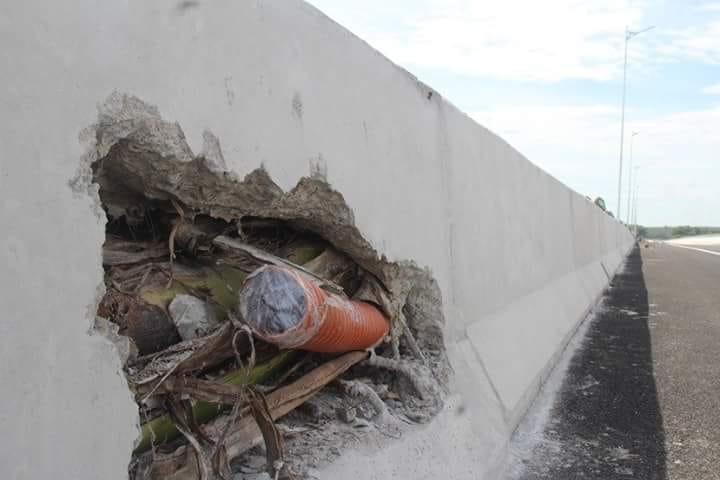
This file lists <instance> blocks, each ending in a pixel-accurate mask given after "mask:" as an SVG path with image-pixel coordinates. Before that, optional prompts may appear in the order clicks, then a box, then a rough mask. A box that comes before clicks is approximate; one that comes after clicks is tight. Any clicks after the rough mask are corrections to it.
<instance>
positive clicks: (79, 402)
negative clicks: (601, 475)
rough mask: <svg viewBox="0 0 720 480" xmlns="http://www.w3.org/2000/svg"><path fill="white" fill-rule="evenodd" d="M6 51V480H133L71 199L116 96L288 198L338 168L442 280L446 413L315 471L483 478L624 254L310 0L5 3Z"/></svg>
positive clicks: (388, 231) (89, 260)
mask: <svg viewBox="0 0 720 480" xmlns="http://www.w3.org/2000/svg"><path fill="white" fill-rule="evenodd" d="M183 5H185V7H183ZM0 45H2V50H1V52H2V54H1V55H0V62H2V63H1V64H0V86H2V88H0V225H2V232H3V233H2V235H0V305H2V319H1V321H0V338H2V341H3V344H2V348H0V385H2V391H3V394H2V395H0V432H2V441H1V445H2V448H0V477H2V478H8V479H40V478H43V479H44V478H73V479H78V480H82V479H93V480H94V479H98V478H102V479H107V480H111V479H121V478H125V476H126V474H125V467H126V463H127V461H128V458H129V454H130V450H131V447H132V442H133V439H134V437H135V434H136V426H135V422H136V421H137V419H136V416H137V412H136V409H135V407H134V405H133V403H132V401H131V398H130V395H129V393H128V392H127V390H126V387H125V385H124V380H123V379H122V377H121V375H120V373H119V365H118V362H117V360H116V359H115V358H114V352H113V351H112V348H111V346H110V345H108V344H106V343H104V341H102V340H101V339H98V338H94V337H90V336H88V335H87V331H88V329H89V327H90V324H91V319H92V317H93V312H94V309H95V302H96V301H97V299H98V293H99V292H98V288H99V285H101V279H102V271H101V268H100V247H101V242H102V239H103V222H104V218H103V215H102V212H100V211H98V207H97V204H96V203H95V202H94V200H93V199H92V198H91V197H90V196H89V195H87V193H83V192H78V191H73V190H71V188H70V187H69V185H68V181H69V180H70V179H71V178H72V177H73V176H74V174H75V171H76V169H77V167H78V164H79V161H80V158H81V157H82V155H83V153H84V147H83V145H82V144H81V142H80V141H79V139H78V137H79V134H80V131H81V130H82V129H83V128H85V127H86V126H88V125H90V124H91V123H92V122H93V121H94V120H95V118H96V105H97V104H98V103H100V102H102V101H103V100H104V99H105V98H106V97H107V96H108V95H109V94H110V92H111V91H113V90H114V89H117V90H119V91H122V92H128V93H132V94H134V95H137V96H138V97H140V98H142V99H143V100H145V101H147V102H149V103H152V104H155V105H156V106H157V107H158V108H159V109H160V111H161V113H162V114H163V116H164V117H165V118H166V119H171V120H175V121H177V122H179V123H180V125H181V126H182V127H183V129H184V131H185V133H186V135H187V137H188V139H189V142H190V144H191V146H192V147H193V149H194V150H195V151H196V152H199V151H200V149H201V145H202V131H203V130H204V129H209V130H211V131H212V132H213V133H215V134H216V135H217V136H218V137H219V138H220V141H221V144H222V147H223V150H224V153H225V157H226V160H227V161H228V165H229V167H230V168H231V169H233V170H235V171H237V172H238V173H240V174H243V173H246V172H249V171H250V170H252V169H254V168H255V167H257V166H258V165H260V164H264V165H265V166H266V167H267V168H268V170H269V172H270V174H271V175H272V177H273V178H274V179H275V180H276V181H277V182H278V183H279V184H280V185H281V186H282V187H283V188H290V187H291V186H293V185H294V184H295V183H296V181H297V180H298V179H299V178H300V177H301V176H303V175H307V174H308V173H309V171H310V168H311V166H313V165H320V166H322V167H323V168H326V169H327V175H328V179H329V181H330V182H331V183H332V184H333V186H334V187H335V188H336V189H337V190H339V191H341V192H342V193H343V195H344V196H345V198H346V200H347V202H348V203H349V205H350V206H351V207H352V208H353V209H354V212H355V217H356V221H357V224H358V226H359V228H360V230H361V231H362V232H364V234H365V235H366V236H367V238H368V239H369V240H370V241H371V243H372V244H373V245H374V246H375V247H376V248H378V250H380V251H381V252H383V253H385V254H386V255H387V256H388V257H389V258H391V259H413V260H415V261H416V262H417V263H418V264H419V265H423V266H427V267H429V268H430V269H431V270H432V272H433V274H434V275H435V277H436V279H437V280H438V282H439V284H440V286H441V288H442V292H443V296H444V301H445V312H446V317H447V318H448V326H447V340H448V348H449V351H450V355H451V361H452V364H453V367H454V369H455V372H456V381H455V383H454V384H453V395H452V397H451V399H450V401H449V402H448V406H447V408H446V410H445V412H444V413H442V414H441V415H440V416H439V417H438V418H437V419H436V420H435V421H434V422H433V423H431V424H430V425H429V426H426V427H423V428H420V429H418V431H416V432H414V433H412V434H410V435H408V436H407V437H406V438H405V439H403V440H402V441H398V442H391V443H390V444H389V445H384V446H382V447H381V446H379V445H372V444H370V445H368V446H367V447H365V448H362V449H360V450H357V451H355V452H353V453H352V454H348V455H345V456H344V457H343V458H341V459H340V460H339V461H338V462H336V463H335V464H334V465H332V466H331V467H330V468H328V469H327V470H325V471H323V472H319V473H318V475H319V476H320V477H322V478H346V476H347V478H350V477H349V474H350V473H353V472H354V473H355V474H356V476H357V478H378V479H380V478H383V479H385V478H467V479H473V480H475V479H478V478H492V476H493V472H494V468H495V467H497V466H498V464H499V463H500V462H502V459H503V452H504V449H505V445H506V442H507V440H508V438H509V435H510V433H511V431H512V429H513V428H514V425H515V423H516V422H517V420H518V419H519V418H520V417H521V415H522V414H523V412H524V410H525V408H526V407H527V405H528V402H529V401H530V400H531V399H532V398H533V396H534V393H535V391H536V390H537V388H538V385H539V382H540V381H541V380H542V378H543V376H544V375H545V374H546V373H547V369H548V367H549V365H551V364H552V361H553V359H554V357H555V355H556V354H557V352H558V350H559V349H560V348H561V346H562V344H563V342H564V341H565V340H566V339H567V338H568V335H569V334H570V332H571V331H572V330H573V328H574V327H575V326H576V325H577V323H578V321H579V320H580V319H581V318H582V317H583V315H584V313H585V312H586V311H587V309H588V307H589V306H590V305H591V304H592V303H593V302H594V301H595V299H596V298H597V296H598V295H599V294H600V293H601V291H602V289H603V287H604V286H605V285H606V283H607V277H606V276H605V273H603V266H601V263H600V262H604V268H605V269H606V270H608V271H609V272H612V271H613V270H614V269H615V268H616V267H617V266H618V264H619V263H620V261H621V258H622V256H623V254H624V253H625V251H626V250H627V248H628V247H629V245H630V244H631V238H630V235H629V234H628V232H627V230H626V229H625V228H623V227H622V226H620V225H619V224H617V223H616V222H614V221H613V220H612V219H610V218H609V217H607V216H606V215H605V214H603V213H602V212H600V211H599V210H598V209H597V208H596V207H594V206H593V205H592V204H590V203H589V202H587V201H586V200H585V199H584V198H582V197H581V196H579V195H577V194H575V193H574V192H572V191H570V190H569V189H567V188H566V187H565V186H563V185H562V184H560V183H559V182H557V181H556V180H555V179H553V178H552V177H550V176H548V175H547V174H545V173H544V172H542V171H541V170H539V169H538V168H537V167H535V166H534V165H533V164H531V163H529V162H528V161H527V160H526V159H524V158H523V157H522V156H521V155H520V154H519V153H518V152H516V151H515V150H514V149H512V148H511V147H510V146H509V145H507V144H506V143H505V142H504V141H503V140H502V139H500V138H498V137H497V136H495V135H494V134H492V133H491V132H489V131H487V130H486V129H484V128H483V127H481V126H479V125H477V124H476V123H474V122H473V121H472V120H471V119H470V118H468V117H467V116H465V115H464V114H463V113H461V112H459V111H458V110H457V109H456V108H455V107H453V106H452V105H450V104H448V103H447V102H445V101H444V100H443V99H442V98H440V96H439V95H438V94H436V93H435V94H433V95H432V97H431V98H428V93H429V92H430V90H429V89H428V88H427V87H426V86H424V85H422V84H420V83H418V82H417V81H416V80H415V79H414V78H413V77H412V76H411V75H409V74H408V73H407V72H405V71H403V70H402V69H400V68H398V67H396V66H395V65H393V64H392V63H390V62H389V61H388V60H386V59H385V58H384V57H382V56H381V55H380V54H379V53H377V52H376V51H374V50H373V49H372V48H370V47H368V45H367V44H365V43H364V42H362V41H361V40H359V39H358V38H356V37H354V36H353V35H352V34H350V33H349V32H347V31H346V30H344V29H343V28H342V27H340V26H338V25H336V24H334V23H333V22H331V21H330V20H328V19H327V18H326V17H325V16H323V15H322V14H321V13H319V12H318V11H316V10H315V9H314V8H312V7H310V6H308V5H306V4H304V3H302V2H300V1H299V0H258V1H251V0H213V1H208V0H197V2H181V1H174V0H173V1H171V0H155V1H152V2H146V1H139V0H131V1H128V2H96V1H93V0H77V1H75V2H72V4H68V3H67V2H53V1H50V0H44V1H43V0H25V1H23V2H2V4H0ZM460 407H462V408H460ZM398 461H401V463H400V464H398V463H397V462H398ZM337 475H342V476H341V477H338V476H337Z"/></svg>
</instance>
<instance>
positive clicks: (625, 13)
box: [310, 0, 720, 226]
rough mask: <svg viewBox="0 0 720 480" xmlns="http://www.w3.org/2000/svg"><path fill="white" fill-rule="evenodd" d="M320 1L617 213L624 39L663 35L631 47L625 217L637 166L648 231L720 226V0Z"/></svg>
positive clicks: (376, 45)
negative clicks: (630, 178)
mask: <svg viewBox="0 0 720 480" xmlns="http://www.w3.org/2000/svg"><path fill="white" fill-rule="evenodd" d="M310 3H312V4H314V5H315V6H316V7H317V8H319V9H320V10H322V11H323V12H324V13H325V14H327V15H328V16H329V17H331V18H332V19H334V20H335V21H337V22H338V23H340V24H341V25H343V26H345V27H346V28H348V29H349V30H351V31H352V32H353V33H355V34H356V35H358V36H359V37H360V38H362V39H364V40H365V41H367V42H368V43H369V44H370V45H372V46H373V47H374V48H376V49H378V50H379V51H380V52H381V53H383V54H384V55H385V56H387V57H388V58H390V60H392V61H394V62H395V63H397V64H399V65H400V66H402V67H403V68H405V69H407V70H408V71H410V72H412V73H413V74H414V75H416V76H417V77H418V78H419V79H420V80H421V81H423V82H424V83H426V84H428V85H430V86H431V87H432V88H434V89H435V90H437V91H438V92H439V93H440V94H441V95H442V96H443V97H445V98H446V99H447V100H449V101H450V102H452V103H453V104H455V105H456V106H458V107H459V108H460V109H461V110H463V111H464V112H466V113H468V114H469V115H470V116H471V117H473V118H474V119H475V120H476V121H477V122H479V123H481V124H482V125H484V126H485V127H487V128H489V129H490V130H492V131H493V132H495V133H497V134H498V135H500V136H501V137H503V138H504V139H505V140H507V141H508V142H509V143H510V144H511V145H513V146H514V147H515V148H516V149H517V150H519V151H520V152H521V153H522V154H523V155H525V156H526V157H527V158H528V159H529V160H530V161H532V162H533V163H535V164H536V165H538V166H540V167H541V168H543V169H544V170H545V171H547V172H549V173H550V174H551V175H553V176H554V177H556V178H558V179H559V180H560V181H562V182H564V183H565V184H567V185H568V186H569V187H571V188H572V189H574V190H575V191H577V192H578V193H581V194H583V195H587V196H590V197H592V198H595V197H598V196H600V197H603V198H604V199H605V201H606V203H607V205H608V208H609V209H610V210H612V211H614V212H616V213H617V211H618V202H617V183H618V166H619V156H620V116H621V115H620V112H621V99H622V78H623V47H624V38H625V37H624V32H625V28H626V26H628V27H629V28H630V30H634V31H639V30H642V29H644V28H647V27H650V26H654V27H655V28H653V29H652V30H650V31H648V32H645V33H642V34H641V35H638V36H636V37H634V38H632V39H631V40H630V41H629V43H628V69H627V75H628V81H627V82H628V83H627V85H628V87H627V106H626V110H625V118H626V120H625V140H626V141H625V153H624V164H625V168H624V175H623V176H624V181H623V199H622V202H621V210H620V214H621V217H622V219H623V220H625V219H626V215H627V210H628V208H627V204H628V197H627V193H628V191H629V190H630V189H629V188H628V182H627V179H628V176H629V173H630V172H631V171H632V172H633V176H634V177H635V178H636V179H637V183H636V188H637V192H638V193H637V199H638V202H637V203H638V222H639V223H640V224H644V225H651V226H661V225H684V224H691V225H705V226H711V225H712V226H720V188H718V187H719V186H720V0H672V1H670V0H634V1H633V0H543V1H535V0H500V1H498V0H492V1H491V0H363V1H358V0H310ZM632 132H637V135H632ZM631 150H632V162H633V168H632V169H631V168H630V165H629V163H630V157H631ZM635 167H638V168H637V169H636V168H635ZM633 183H635V182H633ZM633 190H635V188H633Z"/></svg>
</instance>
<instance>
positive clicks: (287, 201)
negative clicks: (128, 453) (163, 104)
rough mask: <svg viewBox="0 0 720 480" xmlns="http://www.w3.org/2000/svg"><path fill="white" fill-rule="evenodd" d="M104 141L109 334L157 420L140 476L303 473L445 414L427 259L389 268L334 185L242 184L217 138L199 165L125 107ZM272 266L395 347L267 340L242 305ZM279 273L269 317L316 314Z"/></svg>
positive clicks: (143, 110) (266, 303)
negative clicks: (383, 328)
mask: <svg viewBox="0 0 720 480" xmlns="http://www.w3.org/2000/svg"><path fill="white" fill-rule="evenodd" d="M88 131H89V132H92V134H93V136H94V146H93V151H92V152H91V157H92V158H93V161H92V182H93V183H94V184H96V185H97V186H98V187H99V196H100V199H101V203H102V207H103V209H104V211H105V214H106V216H107V220H108V221H107V226H106V239H105V244H104V246H103V267H104V270H105V288H106V293H105V294H104V296H103V298H102V300H101V301H100V305H99V308H98V315H97V317H98V318H97V321H96V328H97V329H98V330H101V331H102V332H104V333H105V334H106V335H107V336H109V337H110V338H111V339H112V340H113V342H114V343H115V344H116V346H117V347H118V352H119V353H120V355H121V359H122V362H123V365H124V373H125V375H126V378H127V379H128V385H129V386H130V388H131V391H132V392H133V394H134V395H135V399H136V401H137V402H138V408H139V412H140V422H141V425H142V432H141V437H140V439H139V440H138V443H137V445H136V448H135V452H134V454H133V458H132V459H131V461H130V466H129V471H130V476H131V478H134V479H140V478H156V479H159V478H171V479H190V478H213V476H214V475H217V474H220V475H225V478H232V477H229V476H228V475H231V473H237V472H240V473H242V474H245V476H246V477H248V478H256V477H257V478H262V476H263V475H274V474H276V473H277V474H278V477H277V478H284V477H287V478H289V475H290V474H291V473H292V472H294V473H296V474H299V475H301V476H302V475H304V474H305V473H306V472H307V471H308V469H311V468H317V467H321V466H322V465H323V464H325V463H327V462H329V461H332V460H333V459H334V458H335V457H337V456H338V455H341V454H342V452H343V450H344V449H346V448H352V445H356V444H357V440H358V438H360V440H361V441H362V438H363V437H367V436H371V435H376V436H378V437H379V438H383V439H386V440H387V441H395V440H393V439H397V438H400V437H402V435H403V434H404V432H405V431H406V430H407V429H408V428H412V424H414V423H423V422H427V421H429V420H430V419H431V418H432V417H433V416H434V415H435V414H436V413H437V412H438V411H439V409H440V408H441V407H442V401H443V396H444V393H445V391H444V389H445V386H446V384H447V380H448V375H449V366H448V362H447V358H446V355H445V346H444V343H443V322H444V320H443V315H442V300H441V295H440V291H439V288H438V286H437V284H436V282H435V281H434V280H433V278H432V276H431V275H430V273H429V272H428V271H426V270H422V269H420V268H418V267H417V266H415V265H414V264H413V263H412V262H409V261H405V262H388V261H386V260H385V259H384V258H380V257H379V255H378V253H377V252H376V251H375V250H374V249H373V248H372V246H371V245H370V244H369V243H368V242H367V241H366V240H365V239H364V238H363V236H362V234H361V232H360V231H359V230H358V229H357V228H356V226H355V224H354V218H353V214H352V210H351V209H350V208H349V206H348V205H347V204H346V203H345V201H344V199H343V197H342V195H341V194H340V193H339V192H337V191H335V190H333V189H332V187H331V186H330V185H329V184H328V183H327V182H326V181H325V180H324V179H323V178H322V177H319V176H313V177H308V178H303V179H301V180H300V181H299V183H298V184H297V186H296V187H295V188H294V189H292V190H291V191H289V192H283V191H282V190H281V189H280V188H279V187H278V186H277V185H276V184H275V183H274V182H273V181H272V179H271V178H270V176H269V175H268V173H267V172H266V171H264V170H263V169H258V170H255V171H253V172H252V173H250V174H249V175H247V176H246V177H245V178H244V179H239V178H236V177H235V176H234V175H232V174H230V173H228V172H225V171H223V166H224V159H223V158H222V150H221V148H220V145H219V142H218V140H217V139H216V138H215V137H214V136H212V134H210V133H209V132H206V133H205V135H204V138H205V141H206V145H205V147H204V148H203V153H202V154H201V155H198V156H196V155H194V154H193V153H192V151H191V150H190V148H189V146H188V145H187V143H186V142H185V138H184V135H183V132H182V130H181V128H180V126H178V125H177V124H174V123H170V122H166V121H164V120H162V118H161V117H160V115H159V113H158V112H157V110H155V109H154V108H152V107H150V106H148V105H147V104H145V103H144V102H142V101H141V100H139V99H137V98H135V97H130V96H126V95H121V94H113V95H112V96H111V97H110V98H109V99H108V101H107V102H106V103H105V104H104V106H103V107H101V110H100V115H99V120H98V123H97V124H96V125H94V126H93V127H92V128H91V129H89V130H88ZM268 265H269V266H268ZM272 268H277V269H282V271H284V272H285V271H289V272H293V273H292V275H296V276H297V278H298V279H299V280H297V281H298V282H300V284H302V285H305V286H304V287H302V288H306V289H308V290H306V291H311V290H312V291H313V292H316V294H317V295H320V296H321V297H322V298H325V299H326V300H325V303H321V305H322V306H321V307H318V309H317V312H320V313H318V318H320V317H322V318H323V319H325V318H329V315H330V314H329V313H327V312H329V311H330V310H329V309H330V308H335V307H334V306H335V305H341V306H347V305H353V307H347V308H351V309H352V308H356V306H358V305H361V306H362V307H357V308H359V309H361V310H362V312H364V313H363V314H362V315H364V316H361V317H357V318H356V317H352V318H353V319H354V320H353V321H356V320H357V319H358V318H359V319H360V320H357V321H365V320H363V319H365V318H366V316H367V317H368V318H370V317H372V318H373V319H375V320H374V321H375V322H376V324H377V322H378V318H380V319H381V320H379V321H380V322H381V323H382V322H387V325H388V326H389V332H388V334H387V335H384V332H383V334H381V335H380V337H378V338H379V339H380V340H379V342H375V341H372V342H371V343H373V344H374V345H375V346H374V348H373V349H372V351H373V353H372V354H369V353H366V352H363V348H364V347H363V348H359V347H358V344H354V343H352V341H354V340H352V339H350V340H352V341H350V340H348V342H349V343H347V342H346V343H343V344H342V345H340V346H339V347H338V345H339V343H342V342H339V341H337V340H333V339H330V340H324V341H323V342H324V343H323V342H321V341H320V340H317V339H316V337H317V336H319V335H320V333H318V332H322V331H323V330H322V328H324V327H318V328H320V330H312V329H309V330H308V331H310V330H312V331H311V332H310V333H309V334H312V335H315V337H313V339H312V340H307V339H304V340H303V341H302V342H300V341H299V340H297V341H296V340H293V339H296V337H292V335H291V337H292V338H291V340H287V339H285V340H283V341H280V340H278V339H277V338H275V337H272V335H270V333H272V334H275V333H277V332H278V329H279V328H280V327H278V325H280V326H281V327H282V326H283V325H285V326H287V325H291V326H292V328H293V329H296V330H297V331H300V330H301V329H300V327H299V326H298V325H301V323H300V322H298V323H292V322H290V323H287V322H286V323H283V322H284V321H285V320H282V321H279V320H278V322H279V323H276V324H273V328H272V329H269V330H266V331H263V330H262V329H260V328H257V327H256V326H255V325H254V324H252V323H251V322H249V318H246V317H248V315H249V314H248V307H247V306H243V305H244V304H243V302H244V300H243V298H244V297H243V296H242V295H240V292H247V289H249V288H250V287H249V285H250V284H251V283H252V282H253V281H254V280H249V279H257V278H260V277H261V276H262V275H263V273H261V272H267V271H268V269H272ZM292 275H290V274H288V275H286V277H288V278H290V277H292ZM277 278H281V277H274V279H271V280H272V281H267V282H266V283H267V285H269V286H268V287H267V288H266V289H265V290H263V292H264V293H263V294H262V295H264V296H262V297H254V298H255V300H254V301H255V303H254V304H253V305H260V307H253V308H267V309H274V310H266V311H265V313H267V312H268V311H271V312H272V314H273V315H276V316H277V318H278V319H283V318H286V317H287V318H289V317H291V316H292V315H295V312H296V311H299V310H298V309H299V308H300V307H298V305H300V306H301V307H303V308H304V305H305V303H303V302H304V301H303V302H295V303H294V304H292V305H290V306H289V307H284V306H283V305H286V304H287V302H288V299H287V298H285V297H283V296H284V295H285V296H287V293H288V291H289V290H288V289H287V288H284V287H283V288H277V289H275V290H273V288H274V287H273V285H275V284H274V283H273V282H276V281H277ZM282 278H285V277H282ZM293 278H294V277H293ZM308 285H309V286H308ZM298 288H299V287H298ZM268 292H270V293H268ZM318 292H319V293H318ZM295 293H297V292H295ZM248 295H249V294H248ZM246 296H247V295H246ZM278 297H283V298H281V299H280V301H279V303H277V301H278ZM296 297H297V295H295V297H293V298H296ZM288 298H289V297H288ZM307 298H308V299H309V298H310V297H309V296H308V297H307ZM328 299H329V300H328ZM308 301H309V300H308ZM273 302H276V303H273ZM283 302H285V303H283ZM352 302H355V303H352ZM270 304H272V305H270ZM328 305H329V306H328ZM337 308H340V307H337ZM343 308H345V307H343ZM306 310H308V309H306ZM308 311H309V310H308ZM352 311H353V312H355V310H352ZM243 312H245V315H244V316H243V314H242V313H243ZM317 312H315V313H317ZM367 312H371V313H367ZM326 313H327V315H326ZM323 315H326V316H325V317H323ZM265 316H268V315H265ZM270 316H271V317H272V315H270ZM310 316H311V314H310V313H307V314H306V316H305V317H303V320H302V321H303V322H304V321H306V320H307V319H308V318H310ZM258 317H262V318H264V317H263V316H262V315H260V316H258ZM293 318H295V317H293ZM298 318H299V317H298ZM341 320H342V319H341ZM293 321H294V320H293ZM328 321H329V320H328ZM338 321H339V322H340V320H338ZM351 324H352V322H351ZM303 325H304V324H303ZM338 325H345V326H346V324H342V323H338ZM313 328H315V327H313ZM343 328H345V327H343ZM348 328H349V327H348ZM289 330H290V328H289V329H288V331H289ZM296 330H293V332H296ZM293 335H295V333H293ZM298 335H299V334H298ZM270 337H272V338H270ZM288 338H290V337H288ZM297 338H300V337H297ZM343 338H345V337H343ZM353 338H355V337H353ZM358 338H359V337H358ZM363 338H364V337H363ZM288 341H290V342H291V343H292V342H295V343H293V344H292V345H291V346H292V347H293V348H291V349H287V348H283V347H287V346H288V345H287V344H286V342H288ZM358 341H359V340H358ZM284 342H285V343H284ZM316 344H317V345H320V347H318V346H317V345H316ZM328 345H329V346H328ZM347 345H353V346H352V347H351V348H350V349H351V350H360V353H357V352H356V353H347V352H346V350H347V349H348V347H347ZM311 346H312V348H311ZM370 346H371V345H366V346H365V347H370ZM335 347H337V349H335V350H333V348H335ZM308 349H309V350H312V351H305V350H308ZM203 475H205V477H203ZM253 475H254V476H255V477H253ZM266 478H267V477H266Z"/></svg>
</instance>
